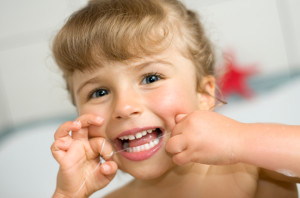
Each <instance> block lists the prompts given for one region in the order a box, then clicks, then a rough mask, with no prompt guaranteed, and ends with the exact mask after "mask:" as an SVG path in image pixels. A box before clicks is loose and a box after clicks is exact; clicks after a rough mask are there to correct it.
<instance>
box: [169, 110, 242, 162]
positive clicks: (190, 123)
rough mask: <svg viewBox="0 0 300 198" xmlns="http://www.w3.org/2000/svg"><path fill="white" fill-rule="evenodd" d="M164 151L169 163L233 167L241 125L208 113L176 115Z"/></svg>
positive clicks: (197, 112) (196, 112) (235, 160)
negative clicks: (227, 165) (167, 155)
mask: <svg viewBox="0 0 300 198" xmlns="http://www.w3.org/2000/svg"><path fill="white" fill-rule="evenodd" d="M175 122H176V125H175V127H174V129H173V131H172V135H171V138H170V139H169V140H168V142H167V144H166V150H167V151H168V152H169V153H171V154H173V161H174V162H175V163H176V164H179V165H183V164H186V163H189V162H197V163H202V164H212V165H225V164H232V163H237V158H236V155H237V150H236V145H237V140H238V138H239V137H238V134H239V130H240V125H241V123H239V122H237V121H234V120H232V119H229V118H227V117H225V116H222V115H220V114H217V113H214V112H210V111H195V112H192V113H191V114H188V115H186V114H185V115H183V114H181V115H177V116H176V118H175Z"/></svg>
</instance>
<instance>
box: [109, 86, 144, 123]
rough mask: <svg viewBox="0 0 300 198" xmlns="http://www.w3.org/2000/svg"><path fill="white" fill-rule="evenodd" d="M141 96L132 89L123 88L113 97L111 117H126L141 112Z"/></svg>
mask: <svg viewBox="0 0 300 198" xmlns="http://www.w3.org/2000/svg"><path fill="white" fill-rule="evenodd" d="M142 111H143V107H142V103H141V97H140V96H139V95H138V94H137V93H135V91H132V90H129V89H127V90H125V91H124V92H122V93H119V94H118V95H117V96H116V98H115V103H114V111H113V118H115V119H127V118H131V117H135V116H138V115H140V114H141V113H142Z"/></svg>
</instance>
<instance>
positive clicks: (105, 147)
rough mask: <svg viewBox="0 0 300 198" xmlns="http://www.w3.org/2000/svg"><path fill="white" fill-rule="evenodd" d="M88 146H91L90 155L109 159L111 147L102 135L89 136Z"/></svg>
mask: <svg viewBox="0 0 300 198" xmlns="http://www.w3.org/2000/svg"><path fill="white" fill-rule="evenodd" d="M89 142H90V146H91V148H92V152H93V153H92V154H91V157H92V158H93V157H97V156H99V155H100V156H101V157H103V158H104V159H105V160H109V159H110V158H111V157H112V155H113V148H112V146H111V144H110V143H109V142H108V141H107V140H106V139H105V138H102V137H96V138H91V139H90V140H89Z"/></svg>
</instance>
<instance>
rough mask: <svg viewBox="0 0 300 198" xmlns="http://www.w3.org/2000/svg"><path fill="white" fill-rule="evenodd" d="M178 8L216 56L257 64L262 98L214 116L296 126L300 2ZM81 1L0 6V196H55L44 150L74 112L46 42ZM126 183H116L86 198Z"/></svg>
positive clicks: (238, 0) (226, 1)
mask: <svg viewBox="0 0 300 198" xmlns="http://www.w3.org/2000/svg"><path fill="white" fill-rule="evenodd" d="M184 2H185V3H186V4H187V6H188V7H190V8H193V9H195V10H197V11H199V12H200V15H201V18H202V21H203V22H204V24H205V26H206V29H207V32H208V35H209V36H210V38H211V39H212V40H213V42H214V43H215V45H216V48H217V51H218V52H220V53H221V52H222V51H223V50H225V51H226V50H228V49H229V50H232V51H233V52H234V55H235V56H236V58H237V61H238V63H239V64H240V66H249V65H253V64H257V65H258V66H259V67H258V69H259V75H258V76H257V77H256V79H254V80H256V81H255V82H256V83H252V84H253V85H255V86H254V87H255V88H256V91H257V90H259V89H260V90H261V92H259V93H257V95H256V96H255V97H254V98H252V99H251V100H238V101H233V102H231V103H230V104H229V105H226V106H224V108H223V107H222V109H220V112H221V113H223V114H225V115H227V116H229V117H232V118H234V119H237V120H240V121H243V122H257V121H260V122H261V121H264V122H283V123H287V124H300V116H299V112H300V105H299V100H300V78H299V75H298V77H297V78H292V76H294V75H296V74H297V71H299V69H300V54H299V52H300V38H299V35H300V21H299V18H300V13H299V8H300V1H299V0H284V1H283V0H184ZM85 3H86V0H44V1H38V0H27V1H22V0H14V1H2V2H0V162H1V163H0V175H1V177H0V186H1V191H0V197H6V198H9V197H50V196H51V194H52V193H53V190H54V188H55V181H56V173H57V169H58V165H57V163H56V162H55V160H54V159H53V158H52V156H51V152H50V149H49V148H50V145H51V144H52V141H53V133H54V131H55V129H56V128H57V126H59V124H60V123H62V122H63V121H64V120H67V119H72V118H73V117H74V116H75V115H76V111H75V109H74V107H73V106H72V105H71V103H70V100H69V99H68V94H67V93H66V91H65V88H64V82H63V80H62V79H61V77H60V72H59V71H58V69H57V68H56V66H55V64H54V62H53V59H52V58H51V51H50V44H51V39H52V38H53V36H54V35H55V33H56V32H57V30H58V29H59V28H60V27H61V25H62V24H63V23H64V21H65V19H66V18H67V16H69V14H70V13H71V12H72V11H74V10H76V9H77V8H79V7H81V6H83V5H84V4H85ZM268 84H275V85H276V88H274V89H269V88H270V87H271V86H266V85H268ZM273 87H274V86H273ZM262 88H263V89H262ZM128 179H130V178H128V176H125V178H124V177H122V176H120V177H117V178H116V179H114V181H113V182H112V183H111V184H110V185H109V187H108V188H105V189H104V191H101V192H100V191H99V192H98V194H95V195H94V196H92V197H101V196H103V194H105V193H106V192H108V191H110V190H112V189H114V188H116V186H118V185H121V184H123V183H124V182H127V181H128ZM28 181H30V182H28ZM16 189H17V190H16ZM299 193H300V192H299ZM299 195H300V194H299Z"/></svg>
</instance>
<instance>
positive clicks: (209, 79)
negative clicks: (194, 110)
mask: <svg viewBox="0 0 300 198" xmlns="http://www.w3.org/2000/svg"><path fill="white" fill-rule="evenodd" d="M215 82H216V79H215V77H213V76H211V75H209V76H205V77H204V78H202V81H201V82H200V84H199V88H198V101H199V103H198V105H199V106H198V107H199V109H200V110H212V109H213V108H214V106H215V103H216V101H215V89H216V86H215Z"/></svg>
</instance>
